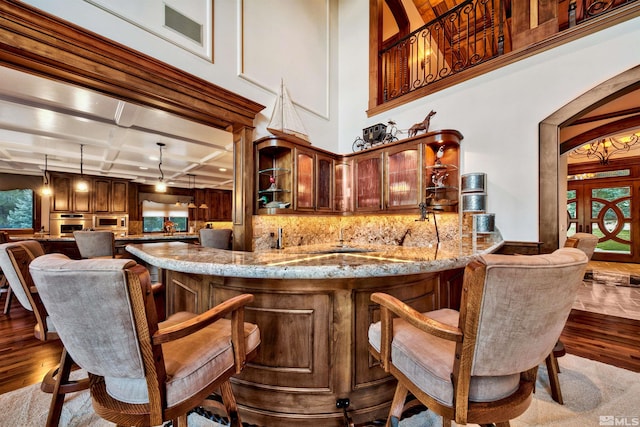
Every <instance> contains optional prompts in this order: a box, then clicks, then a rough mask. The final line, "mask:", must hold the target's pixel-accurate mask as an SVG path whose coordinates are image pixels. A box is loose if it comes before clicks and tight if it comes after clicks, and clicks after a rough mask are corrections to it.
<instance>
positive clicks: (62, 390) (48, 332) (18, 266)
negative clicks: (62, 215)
mask: <svg viewBox="0 0 640 427" xmlns="http://www.w3.org/2000/svg"><path fill="white" fill-rule="evenodd" d="M42 255H44V250H43V249H42V246H41V245H40V243H39V242H37V241H35V240H26V241H23V242H13V243H5V244H2V245H0V267H1V268H2V269H3V271H4V272H5V274H6V277H7V280H8V282H9V285H10V286H11V289H12V290H13V294H14V295H15V296H16V299H17V300H18V302H19V303H20V304H21V305H22V306H23V307H24V308H25V309H26V310H29V311H32V312H33V314H34V316H35V319H36V325H35V327H34V330H33V333H34V335H35V337H36V338H38V339H39V340H41V341H50V340H57V339H59V337H58V334H57V332H56V330H55V327H54V325H53V323H52V322H51V320H50V318H49V316H48V314H47V311H46V309H45V308H44V305H43V304H42V302H41V300H40V296H39V294H38V291H37V289H36V287H35V286H34V284H33V281H32V279H31V275H30V274H29V265H30V263H31V262H32V261H33V260H34V259H35V258H36V257H40V256H42ZM72 364H73V360H72V359H71V358H70V357H69V356H68V354H67V352H66V351H65V350H64V349H63V351H62V356H61V358H60V364H59V365H58V366H56V367H54V368H53V369H51V370H50V371H49V372H47V374H46V375H45V376H44V378H43V380H42V384H41V386H40V388H41V390H42V391H44V392H46V393H52V394H53V396H52V398H51V405H50V407H49V414H48V418H47V426H57V425H58V422H59V420H60V414H61V412H62V405H63V403H64V396H65V394H67V393H73V392H75V391H80V390H86V389H87V388H89V380H88V378H84V379H81V380H79V381H70V380H69V378H68V376H67V377H66V378H65V379H64V380H62V378H61V376H60V375H59V374H60V371H61V369H60V368H61V367H62V366H66V369H68V370H70V369H71V367H72Z"/></svg>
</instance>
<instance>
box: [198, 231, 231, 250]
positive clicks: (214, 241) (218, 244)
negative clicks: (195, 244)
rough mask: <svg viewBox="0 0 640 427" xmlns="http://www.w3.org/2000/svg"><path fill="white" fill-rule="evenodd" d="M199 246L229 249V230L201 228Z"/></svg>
mask: <svg viewBox="0 0 640 427" xmlns="http://www.w3.org/2000/svg"><path fill="white" fill-rule="evenodd" d="M200 244H201V245H202V246H204V247H206V248H216V249H231V230H229V229H228V228H224V229H214V228H201V229H200Z"/></svg>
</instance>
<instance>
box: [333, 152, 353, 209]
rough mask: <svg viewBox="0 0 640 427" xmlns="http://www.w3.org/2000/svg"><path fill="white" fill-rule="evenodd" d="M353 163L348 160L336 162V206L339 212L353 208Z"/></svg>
mask: <svg viewBox="0 0 640 427" xmlns="http://www.w3.org/2000/svg"><path fill="white" fill-rule="evenodd" d="M351 171H352V168H351V164H350V163H349V162H347V161H338V162H336V167H335V174H334V177H335V187H334V188H335V190H334V194H335V199H334V206H335V209H336V211H337V212H350V211H351V210H352V209H353V208H352V205H353V198H352V196H351V187H352V186H351V182H352V178H351Z"/></svg>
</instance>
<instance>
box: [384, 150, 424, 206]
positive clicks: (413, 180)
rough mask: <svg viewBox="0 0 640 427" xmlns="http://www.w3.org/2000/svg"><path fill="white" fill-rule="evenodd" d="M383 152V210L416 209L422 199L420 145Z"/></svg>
mask: <svg viewBox="0 0 640 427" xmlns="http://www.w3.org/2000/svg"><path fill="white" fill-rule="evenodd" d="M385 151H386V152H385V161H386V169H385V170H386V175H385V186H384V189H385V190H386V191H385V208H386V209H389V210H396V209H406V208H413V209H415V208H417V207H418V204H419V203H420V202H421V201H422V197H423V196H422V195H423V191H422V188H423V184H422V176H423V174H422V158H421V157H422V145H421V144H418V143H416V142H414V143H412V144H408V146H407V145H402V146H396V147H393V148H390V149H389V150H385Z"/></svg>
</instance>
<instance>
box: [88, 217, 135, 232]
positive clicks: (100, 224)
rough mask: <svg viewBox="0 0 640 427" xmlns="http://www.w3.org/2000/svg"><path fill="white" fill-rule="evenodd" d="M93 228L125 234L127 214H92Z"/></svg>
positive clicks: (127, 222) (127, 221)
mask: <svg viewBox="0 0 640 427" xmlns="http://www.w3.org/2000/svg"><path fill="white" fill-rule="evenodd" d="M93 229H94V230H109V231H113V232H114V233H116V234H123V233H124V234H127V232H128V231H129V215H127V214H96V215H94V216H93Z"/></svg>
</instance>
